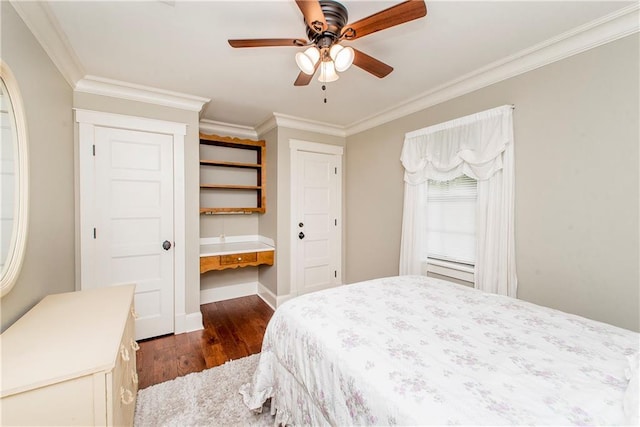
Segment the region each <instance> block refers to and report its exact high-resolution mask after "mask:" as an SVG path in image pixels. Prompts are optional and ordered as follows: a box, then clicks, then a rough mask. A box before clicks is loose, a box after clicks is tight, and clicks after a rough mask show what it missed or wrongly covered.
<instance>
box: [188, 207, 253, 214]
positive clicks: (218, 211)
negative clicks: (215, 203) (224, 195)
mask: <svg viewBox="0 0 640 427" xmlns="http://www.w3.org/2000/svg"><path fill="white" fill-rule="evenodd" d="M254 212H255V213H262V208H200V213H201V214H208V215H214V214H236V213H237V214H250V213H254Z"/></svg>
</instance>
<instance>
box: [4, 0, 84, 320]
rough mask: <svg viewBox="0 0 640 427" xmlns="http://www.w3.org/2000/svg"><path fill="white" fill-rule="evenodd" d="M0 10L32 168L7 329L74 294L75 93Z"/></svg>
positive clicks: (13, 16)
mask: <svg viewBox="0 0 640 427" xmlns="http://www.w3.org/2000/svg"><path fill="white" fill-rule="evenodd" d="M0 8H1V12H0V15H1V16H2V24H1V28H2V34H1V37H0V39H1V40H2V48H1V50H0V52H1V53H2V60H3V61H4V62H5V63H7V64H8V65H9V67H10V68H11V70H12V71H13V74H14V75H15V77H16V79H17V81H18V85H19V86H20V91H21V94H22V98H23V101H24V108H25V110H26V111H25V114H26V122H27V133H28V138H29V139H28V149H29V168H30V169H29V191H30V197H29V231H28V240H27V250H26V254H25V260H24V263H23V265H22V270H21V273H20V276H19V277H18V281H17V282H16V284H15V286H14V288H13V289H12V290H11V292H9V294H7V295H5V296H4V297H3V298H2V300H1V303H0V304H1V305H0V309H1V310H0V311H1V319H2V330H3V331H4V330H5V329H6V328H8V327H9V326H10V325H11V324H13V322H15V321H16V320H17V319H18V318H19V317H20V316H22V315H23V314H24V313H25V312H27V311H28V310H29V309H30V308H31V307H33V306H34V305H35V304H36V303H38V302H39V301H40V300H41V299H42V298H43V297H45V296H46V295H49V294H54V293H60V292H70V291H73V290H74V289H75V285H74V282H75V270H74V189H73V179H74V178H73V116H72V110H71V107H72V102H73V92H72V90H71V87H70V86H69V84H68V83H67V82H66V81H65V80H64V78H63V77H62V75H61V74H60V73H59V72H58V69H57V68H56V67H55V65H54V64H53V63H52V62H51V60H50V59H49V57H48V56H47V54H46V53H45V52H44V50H43V49H42V47H41V46H40V44H39V43H38V42H37V41H36V39H35V38H34V37H33V35H32V34H31V32H30V31H29V30H28V29H27V27H26V26H25V24H24V22H22V19H21V18H20V17H19V16H18V14H17V13H16V11H15V10H14V9H13V6H12V5H11V4H10V3H9V2H7V1H2V2H0Z"/></svg>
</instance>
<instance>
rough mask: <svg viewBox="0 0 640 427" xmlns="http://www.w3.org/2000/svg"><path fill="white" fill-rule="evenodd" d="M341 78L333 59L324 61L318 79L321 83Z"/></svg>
mask: <svg viewBox="0 0 640 427" xmlns="http://www.w3.org/2000/svg"><path fill="white" fill-rule="evenodd" d="M339 78H340V76H338V73H336V67H335V66H334V65H333V61H322V63H321V64H320V77H318V81H319V82H321V83H329V82H335V81H336V80H338V79H339Z"/></svg>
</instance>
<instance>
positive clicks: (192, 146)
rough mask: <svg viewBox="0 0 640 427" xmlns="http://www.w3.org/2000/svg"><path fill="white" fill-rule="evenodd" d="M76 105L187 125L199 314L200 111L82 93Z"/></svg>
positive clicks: (189, 308)
mask: <svg viewBox="0 0 640 427" xmlns="http://www.w3.org/2000/svg"><path fill="white" fill-rule="evenodd" d="M73 106H74V107H76V108H80V109H87V110H95V111H103V112H107V113H116V114H126V115H131V116H139V117H147V118H150V119H158V120H167V121H173V122H178V123H186V124H187V134H186V136H185V139H184V145H185V153H184V162H185V189H184V192H185V206H184V210H185V220H186V236H185V239H186V242H185V245H186V266H185V269H186V290H185V305H186V314H187V315H188V314H191V313H198V312H199V311H200V218H199V215H200V211H199V209H200V192H199V191H200V175H199V172H200V157H199V148H200V138H199V124H198V122H199V117H198V113H197V112H194V111H187V110H181V109H176V108H170V107H163V106H160V105H153V104H147V103H144V102H137V101H129V100H126V99H119V98H112V97H108V96H100V95H93V94H88V93H81V92H76V93H75V94H74V100H73ZM78 268H79V266H78Z"/></svg>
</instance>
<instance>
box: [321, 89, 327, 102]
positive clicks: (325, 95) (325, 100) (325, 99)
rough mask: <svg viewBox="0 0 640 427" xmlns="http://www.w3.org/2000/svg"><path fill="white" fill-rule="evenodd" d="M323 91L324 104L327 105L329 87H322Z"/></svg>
mask: <svg viewBox="0 0 640 427" xmlns="http://www.w3.org/2000/svg"><path fill="white" fill-rule="evenodd" d="M322 91H323V92H324V103H325V104H326V103H327V85H322Z"/></svg>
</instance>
